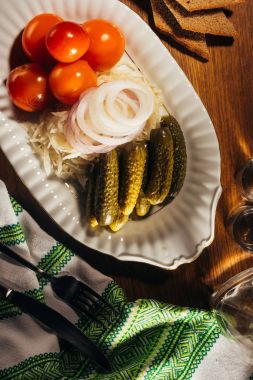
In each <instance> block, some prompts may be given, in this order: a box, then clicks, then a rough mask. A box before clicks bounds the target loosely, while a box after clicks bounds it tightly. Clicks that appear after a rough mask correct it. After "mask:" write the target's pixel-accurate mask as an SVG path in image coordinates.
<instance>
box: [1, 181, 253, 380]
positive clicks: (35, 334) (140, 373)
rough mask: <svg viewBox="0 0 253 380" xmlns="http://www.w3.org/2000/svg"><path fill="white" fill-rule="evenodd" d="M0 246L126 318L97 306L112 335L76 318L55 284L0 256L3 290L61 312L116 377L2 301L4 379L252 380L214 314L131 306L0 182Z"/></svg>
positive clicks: (151, 303) (151, 304) (143, 303)
mask: <svg viewBox="0 0 253 380" xmlns="http://www.w3.org/2000/svg"><path fill="white" fill-rule="evenodd" d="M0 241H1V242H2V243H4V244H6V245H8V246H10V247H12V248H13V249H14V250H15V251H16V252H17V253H19V254H20V255H23V256H24V257H26V258H27V259H29V260H31V261H32V262H33V263H35V264H37V265H38V266H39V267H40V268H41V269H44V270H46V271H48V272H49V273H53V274H58V273H59V272H61V271H68V272H70V273H72V274H73V275H74V276H76V277H77V278H79V279H80V280H82V281H83V282H85V283H87V284H88V285H90V286H91V287H92V288H94V289H95V290H96V291H98V292H99V293H100V294H102V296H103V297H104V298H105V299H106V300H107V301H109V302H110V303H112V304H113V305H114V306H115V307H116V308H118V310H119V311H120V318H119V319H117V320H115V318H113V315H111V314H110V310H105V309H103V308H101V305H100V304H99V303H97V304H96V305H95V308H94V311H93V312H94V313H95V314H96V316H97V317H98V318H99V319H100V320H102V321H104V323H105V324H106V323H107V322H106V320H105V319H104V316H105V315H106V317H107V318H109V319H111V323H110V324H109V325H108V326H107V328H103V327H101V325H99V324H98V323H96V322H94V321H92V320H90V319H89V318H87V317H86V316H85V314H82V313H79V314H77V313H76V312H74V311H73V310H72V309H71V308H70V307H68V306H67V305H66V304H65V303H64V302H62V301H61V300H59V299H57V297H55V295H54V294H53V292H52V290H51V287H50V284H49V283H48V282H47V281H46V280H44V279H42V278H41V277H39V276H36V275H35V274H34V273H32V272H31V271H30V270H28V269H25V268H23V267H22V266H20V265H18V264H15V263H14V262H12V261H11V260H9V259H8V258H6V257H5V256H4V255H3V254H2V253H1V254H0V283H1V284H2V285H4V286H7V287H8V286H9V287H11V288H13V289H16V290H19V291H22V292H25V293H26V294H29V295H30V296H31V297H34V298H36V299H37V300H39V301H40V302H46V303H47V304H48V305H49V306H51V307H53V308H54V309H55V310H57V311H59V312H60V313H62V314H63V315H64V316H65V317H67V318H68V319H69V320H70V321H71V322H72V323H75V324H76V325H77V326H78V327H79V329H81V330H82V331H83V332H84V333H85V334H86V335H87V336H88V337H89V338H90V339H91V340H92V341H93V342H94V343H96V344H97V345H98V346H99V347H100V348H101V349H102V350H103V352H104V353H105V354H106V355H107V357H108V359H109V361H110V363H111V366H112V371H111V373H105V372H103V370H102V369H101V368H99V367H98V366H97V365H96V364H95V363H93V362H92V361H91V360H89V359H88V358H86V357H85V356H84V355H83V354H81V353H80V352H78V351H77V350H76V349H74V348H73V347H72V346H70V345H68V344H64V345H62V342H59V341H58V339H57V337H56V336H55V335H54V334H53V333H52V332H51V331H49V330H48V329H46V328H44V327H43V326H42V325H41V324H40V323H38V322H37V321H36V320H34V319H33V318H32V317H30V316H29V315H26V314H24V313H22V312H21V311H20V310H19V309H18V308H17V307H15V306H13V305H12V304H11V303H9V302H6V301H0V378H1V379H2V380H3V379H9V380H17V379H19V380H20V379H33V380H36V379H48V380H55V379H80V380H82V379H96V380H102V379H106V380H110V379H112V380H118V379H119V380H120V379H121V380H122V379H123V380H124V379H129V380H137V379H138V380H139V379H143V380H144V379H145V380H151V379H152V380H165V379H171V380H174V379H193V380H212V379H215V380H217V379H220V380H226V379H228V380H245V379H249V378H250V374H251V373H252V367H250V365H248V364H246V363H244V362H243V360H242V358H241V351H240V349H238V347H237V346H235V345H234V344H233V343H232V342H230V341H228V340H227V339H226V338H225V337H223V336H222V335H221V332H220V330H219V327H218V325H217V322H216V319H215V317H214V314H213V313H212V312H209V311H201V310H197V309H190V308H184V307H179V306H174V305H168V304H165V303H162V302H158V301H155V300H148V299H139V300H137V301H135V302H127V300H126V299H125V296H124V293H123V291H122V289H121V288H120V287H119V286H118V285H117V284H116V283H115V282H114V281H112V280H111V279H110V278H108V277H106V276H104V275H103V274H102V273H99V272H98V271H96V270H95V269H94V268H92V267H91V266H89V265H88V264H87V263H85V262H84V261H83V260H82V259H80V258H79V257H78V256H76V255H75V254H74V253H73V252H72V251H71V250H69V249H67V248H66V247H64V246H63V245H62V244H61V243H60V242H56V241H55V240H54V239H53V238H52V237H50V236H49V235H48V234H47V233H46V232H44V231H43V230H42V229H41V228H40V227H39V226H38V224H37V223H36V222H35V221H34V220H33V219H32V217H31V216H30V215H29V214H28V213H27V212H26V211H25V210H24V209H23V208H22V207H21V206H20V205H19V204H18V203H17V202H16V201H15V199H13V198H12V197H11V196H9V194H8V192H7V189H6V187H5V185H4V183H3V182H2V181H0Z"/></svg>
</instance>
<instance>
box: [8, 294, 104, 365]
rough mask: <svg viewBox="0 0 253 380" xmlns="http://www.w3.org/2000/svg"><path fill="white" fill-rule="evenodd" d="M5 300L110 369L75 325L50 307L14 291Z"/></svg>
mask: <svg viewBox="0 0 253 380" xmlns="http://www.w3.org/2000/svg"><path fill="white" fill-rule="evenodd" d="M5 299H6V300H9V301H10V302H12V303H13V304H15V305H16V306H18V307H19V308H20V309H21V310H22V311H23V312H24V313H27V314H30V315H31V316H33V317H35V318H36V319H38V320H39V321H40V322H42V323H43V324H44V325H45V326H47V327H49V328H50V329H51V330H52V331H53V332H55V333H56V335H58V336H59V337H61V338H63V339H65V340H66V341H68V342H69V343H71V344H72V345H73V346H75V347H77V348H78V349H79V350H80V351H81V352H82V353H83V354H85V355H86V356H87V357H89V358H91V359H93V360H94V361H95V362H97V363H98V364H100V365H101V367H103V368H104V369H106V370H107V371H108V370H110V369H111V366H110V364H109V362H108V360H107V359H106V357H105V356H104V354H103V353H102V351H100V349H99V348H98V347H97V346H96V345H95V344H94V343H93V342H92V341H91V340H90V339H88V338H87V337H86V336H85V335H84V334H83V333H82V332H81V331H80V330H79V329H78V328H77V327H76V326H75V325H73V324H72V323H71V322H70V321H69V320H68V319H66V318H65V317H63V316H62V315H61V314H59V313H58V312H57V311H55V310H54V309H52V308H51V307H49V306H47V305H45V304H43V303H41V302H39V301H37V300H35V299H33V298H31V297H29V296H27V295H25V294H22V293H19V292H16V291H14V290H9V291H8V292H7V294H6V298H5Z"/></svg>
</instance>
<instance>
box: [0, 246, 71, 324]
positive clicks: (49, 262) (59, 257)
mask: <svg viewBox="0 0 253 380" xmlns="http://www.w3.org/2000/svg"><path fill="white" fill-rule="evenodd" d="M72 256H73V252H71V251H70V250H69V249H67V248H65V247H64V246H63V245H62V244H60V243H57V244H56V245H55V246H53V247H52V248H51V249H50V251H49V252H48V253H47V254H46V256H45V257H43V259H42V260H41V261H40V262H39V264H38V267H39V268H41V269H43V270H47V271H48V272H49V273H52V274H58V273H59V272H60V271H61V270H62V268H63V267H64V266H65V265H66V264H67V263H68V262H69V261H70V260H71V257H72ZM38 280H39V289H34V290H29V291H26V292H25V294H27V295H28V296H30V297H33V298H36V299H37V300H38V301H42V302H44V296H43V293H42V290H43V288H44V286H45V285H46V284H47V283H48V281H47V280H45V279H44V278H42V277H41V276H39V275H38ZM20 314H22V313H21V311H20V310H19V308H17V307H16V306H13V305H12V304H11V303H10V302H7V301H0V320H1V319H5V318H10V317H15V316H17V315H20Z"/></svg>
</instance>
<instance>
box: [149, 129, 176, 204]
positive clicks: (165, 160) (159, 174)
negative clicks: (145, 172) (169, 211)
mask: <svg viewBox="0 0 253 380" xmlns="http://www.w3.org/2000/svg"><path fill="white" fill-rule="evenodd" d="M150 163H151V171H150V178H149V181H148V184H147V189H146V191H145V195H146V197H147V199H148V201H149V202H150V203H151V205H157V204H160V203H162V202H163V201H164V199H165V198H166V197H167V195H168V193H169V191H170V186H171V180H172V173H173V165H174V156H173V139H172V135H171V132H170V129H169V128H157V129H153V130H152V131H151V133H150Z"/></svg>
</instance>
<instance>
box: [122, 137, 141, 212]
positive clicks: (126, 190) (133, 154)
mask: <svg viewBox="0 0 253 380" xmlns="http://www.w3.org/2000/svg"><path fill="white" fill-rule="evenodd" d="M146 159H147V145H146V143H145V142H134V143H131V144H130V145H129V146H128V147H127V148H126V149H125V150H124V151H123V152H122V156H121V166H120V169H121V174H120V192H119V207H120V210H121V212H122V213H123V214H124V215H126V216H128V215H130V214H131V213H132V211H133V209H134V207H135V204H136V201H137V199H138V196H139V192H140V189H141V185H142V180H143V174H144V168H145V163H146Z"/></svg>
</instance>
